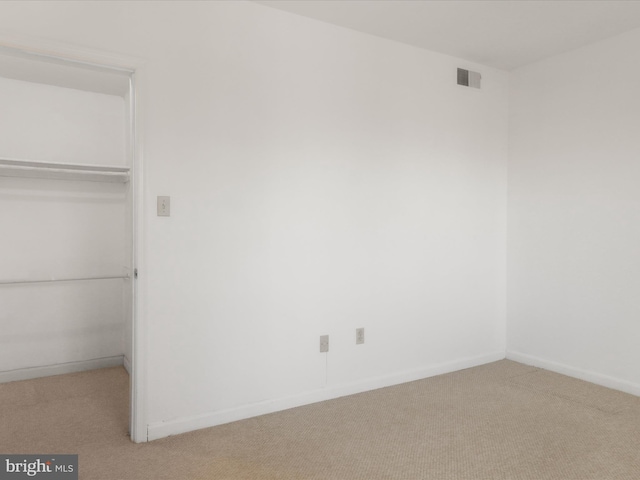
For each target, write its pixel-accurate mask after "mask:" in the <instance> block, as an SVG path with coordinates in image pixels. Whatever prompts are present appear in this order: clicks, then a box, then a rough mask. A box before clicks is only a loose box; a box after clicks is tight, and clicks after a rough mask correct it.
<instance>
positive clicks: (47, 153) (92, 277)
mask: <svg viewBox="0 0 640 480" xmlns="http://www.w3.org/2000/svg"><path fill="white" fill-rule="evenodd" d="M133 81H134V76H133V72H132V71H130V70H125V69H117V68H110V67H103V66H98V65H94V64H85V63H81V62H77V61H70V60H66V59H62V58H57V57H52V56H46V55H36V54H32V53H29V52H25V51H22V50H18V49H12V48H5V47H0V105H1V106H2V107H1V108H0V225H1V227H0V231H1V232H2V233H1V235H0V251H1V252H2V253H1V254H0V325H1V328H2V335H0V383H6V382H17V381H33V380H36V379H42V378H44V377H47V378H48V380H47V382H44V383H40V384H38V385H39V386H38V387H33V388H45V387H43V385H54V382H55V381H56V378H58V379H60V381H62V382H64V384H65V385H67V386H69V385H74V382H73V380H74V379H79V378H83V379H87V378H89V377H90V376H91V375H97V377H95V378H96V380H95V381H94V380H89V381H88V384H89V385H94V386H95V388H98V389H99V388H104V389H109V388H110V389H112V390H113V389H114V388H117V389H123V391H121V392H111V393H114V394H115V396H116V397H118V398H119V399H120V400H119V401H120V402H121V403H122V402H126V403H127V404H128V406H127V408H126V409H124V408H120V409H119V410H118V413H114V412H115V409H111V408H110V407H109V408H110V411H109V412H108V413H107V414H108V415H112V416H113V420H114V421H118V422H122V423H123V425H122V429H123V433H127V432H133V429H132V428H133V427H134V424H133V418H132V417H133V416H134V415H133V414H132V412H134V409H132V408H131V405H133V402H132V399H133V398H134V397H133V395H134V391H135V389H134V388H133V382H132V381H131V378H132V374H133V363H134V362H135V358H134V347H133V345H134V338H133V337H134V316H135V314H134V312H135V301H136V288H135V279H136V277H137V271H136V268H135V265H136V262H135V248H134V245H135V232H136V228H135V227H136V213H135V212H136V198H137V197H136V196H137V191H136V190H137V187H136V184H137V182H136V181H134V180H135V176H136V175H138V174H139V173H140V172H138V171H136V169H134V166H135V165H136V162H135V161H134V157H135V148H134V147H135V136H134V125H135V119H134V112H135V101H134V92H135V90H134V85H133ZM61 375H64V377H58V376H61ZM100 375H102V376H103V377H99V376H100ZM49 377H50V378H49ZM100 378H103V379H100ZM104 379H106V380H104ZM91 382H94V383H93V384H92V383H91ZM104 382H107V383H108V386H102V387H101V386H100V384H101V383H104ZM34 385H35V384H34ZM30 388H31V387H30ZM52 388H58V387H52ZM70 390H73V387H71V388H70ZM46 393H47V392H43V394H44V395H46ZM65 395H69V398H70V399H71V398H73V395H74V392H73V391H71V392H66V393H65ZM120 407H122V405H120ZM0 408H11V406H4V405H0Z"/></svg>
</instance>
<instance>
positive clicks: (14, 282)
mask: <svg viewBox="0 0 640 480" xmlns="http://www.w3.org/2000/svg"><path fill="white" fill-rule="evenodd" d="M130 278H131V276H129V275H107V276H104V277H74V278H46V279H40V280H27V279H22V280H18V279H16V280H0V285H21V284H27V283H57V282H80V281H86V280H118V279H123V280H129V279H130Z"/></svg>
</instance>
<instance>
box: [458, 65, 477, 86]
mask: <svg viewBox="0 0 640 480" xmlns="http://www.w3.org/2000/svg"><path fill="white" fill-rule="evenodd" d="M481 78H482V76H481V75H480V73H478V72H472V71H470V70H465V69H464V68H459V69H458V85H462V86H464V87H473V88H480V79H481Z"/></svg>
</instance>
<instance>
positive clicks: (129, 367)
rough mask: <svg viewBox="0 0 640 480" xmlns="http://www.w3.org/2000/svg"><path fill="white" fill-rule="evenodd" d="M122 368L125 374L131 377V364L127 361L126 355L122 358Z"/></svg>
mask: <svg viewBox="0 0 640 480" xmlns="http://www.w3.org/2000/svg"><path fill="white" fill-rule="evenodd" d="M122 366H123V367H124V369H125V370H126V371H127V373H128V374H129V375H131V362H130V361H129V359H128V358H127V356H126V355H123V357H122Z"/></svg>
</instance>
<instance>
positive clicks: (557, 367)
mask: <svg viewBox="0 0 640 480" xmlns="http://www.w3.org/2000/svg"><path fill="white" fill-rule="evenodd" d="M507 359H508V360H513V361H514V362H519V363H524V364H526V365H531V366H533V367H539V368H543V369H545V370H550V371H552V372H556V373H560V374H562V375H566V376H568V377H573V378H578V379H580V380H585V381H587V382H591V383H595V384H596V385H601V386H603V387H607V388H612V389H614V390H620V391H621V392H625V393H630V394H632V395H636V396H640V385H638V384H637V383H633V382H629V381H628V380H622V379H619V378H615V377H610V376H608V375H603V374H601V373H596V372H591V371H588V370H583V369H581V368H576V367H571V366H569V365H565V364H562V363H558V362H553V361H550V360H543V359H542V358H538V357H535V356H533V355H527V354H525V353H520V352H514V351H507Z"/></svg>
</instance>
